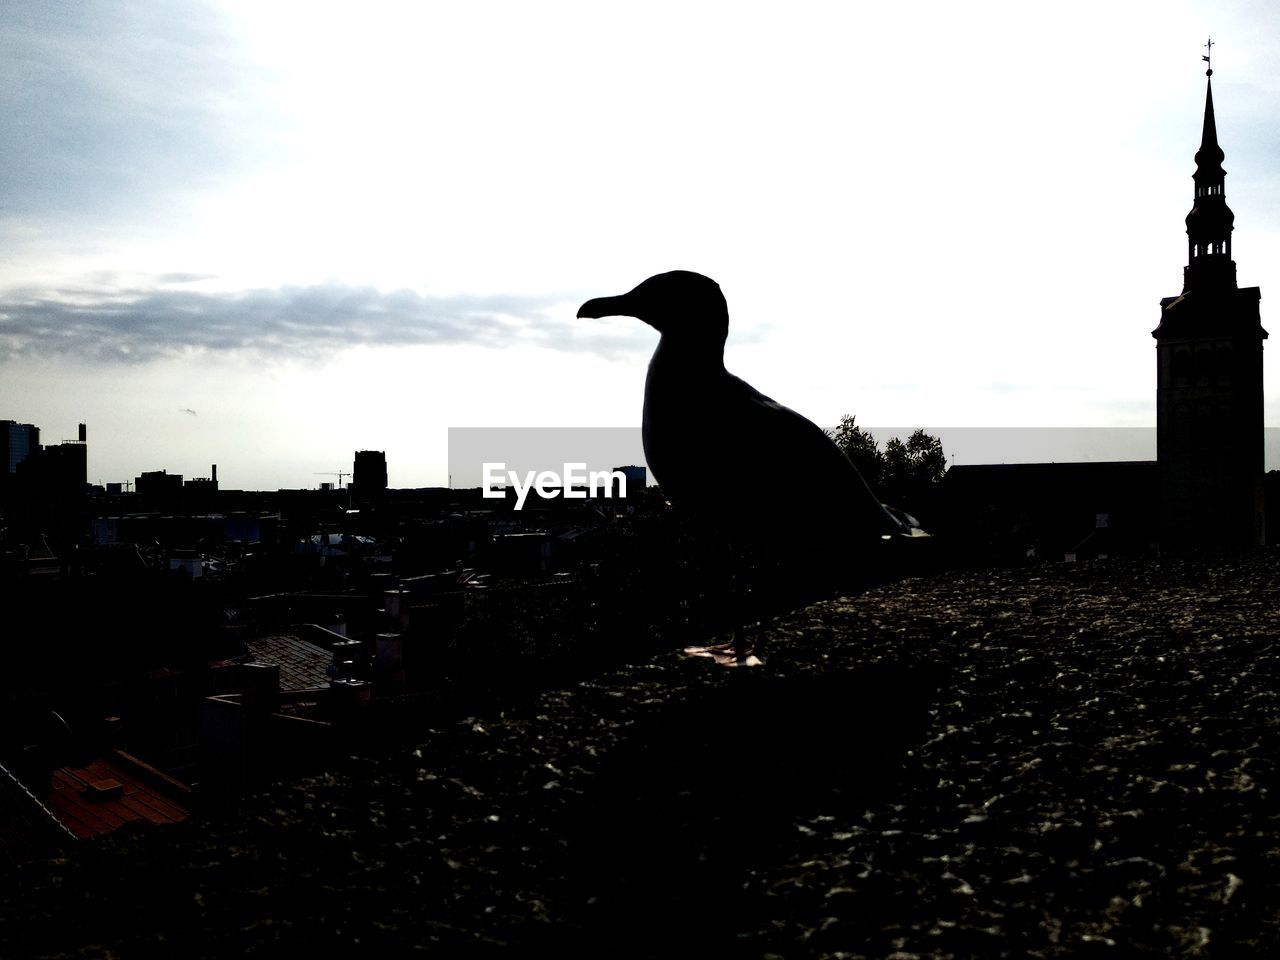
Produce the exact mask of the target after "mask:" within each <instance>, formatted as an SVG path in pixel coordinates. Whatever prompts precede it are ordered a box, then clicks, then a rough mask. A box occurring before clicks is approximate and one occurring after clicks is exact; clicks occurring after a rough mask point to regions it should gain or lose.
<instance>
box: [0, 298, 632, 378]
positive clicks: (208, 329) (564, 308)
mask: <svg viewBox="0 0 1280 960" xmlns="http://www.w3.org/2000/svg"><path fill="white" fill-rule="evenodd" d="M584 299H585V298H584ZM577 302H578V300H577V299H576V298H566V297H553V296H521V295H515V294H511V295H507V294H501V295H492V296H465V295H463V296H426V295H423V294H419V293H417V292H415V291H412V290H393V291H380V290H377V289H376V288H373V287H364V286H344V285H338V284H325V285H317V286H299V287H279V288H273V289H261V290H248V291H241V292H236V293H210V292H202V291H198V290H188V289H145V290H101V289H96V290H95V289H75V290H60V291H57V292H55V293H46V292H39V293H37V292H33V291H25V292H24V291H9V292H7V293H0V361H4V360H12V359H16V358H21V357H35V356H74V357H78V358H82V359H87V360H93V361H98V362H113V361H114V362H144V361H148V360H154V359H158V358H161V357H165V356H175V355H180V354H184V353H190V352H195V351H215V352H231V351H242V352H248V353H253V354H257V355H260V356H275V357H303V358H318V357H323V356H325V355H328V354H331V353H333V352H335V351H337V350H341V349H344V348H347V347H352V346H359V345H364V346H422V345H440V346H448V345H456V344H479V345H485V346H492V347H504V346H512V345H517V344H523V345H531V346H541V347H549V348H552V349H559V350H568V351H573V352H591V353H596V354H600V355H602V356H606V357H610V358H613V357H618V356H622V355H627V354H633V353H638V352H645V351H647V350H649V349H650V348H651V347H652V345H653V338H652V336H651V335H650V336H646V334H649V333H651V331H648V330H647V329H646V328H644V327H643V325H642V324H639V323H635V324H633V325H613V324H609V323H605V322H601V321H584V320H577V319H575V317H574V312H575V309H574V308H575V307H576V305H577Z"/></svg>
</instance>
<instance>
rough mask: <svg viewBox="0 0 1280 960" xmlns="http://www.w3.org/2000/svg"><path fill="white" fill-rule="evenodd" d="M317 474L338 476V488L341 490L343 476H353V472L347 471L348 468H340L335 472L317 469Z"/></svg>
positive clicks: (320, 475) (319, 475) (318, 475)
mask: <svg viewBox="0 0 1280 960" xmlns="http://www.w3.org/2000/svg"><path fill="white" fill-rule="evenodd" d="M315 475H316V476H317V477H337V478H338V489H339V490H341V489H342V478H343V477H349V476H351V473H350V472H349V471H346V470H338V471H335V472H333V473H325V472H323V471H321V470H317V471H316V472H315Z"/></svg>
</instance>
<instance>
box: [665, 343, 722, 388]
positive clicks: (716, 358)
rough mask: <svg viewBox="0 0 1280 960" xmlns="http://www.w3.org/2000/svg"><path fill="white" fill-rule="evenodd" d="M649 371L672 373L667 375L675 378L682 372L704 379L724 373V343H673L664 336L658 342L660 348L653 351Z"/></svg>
mask: <svg viewBox="0 0 1280 960" xmlns="http://www.w3.org/2000/svg"><path fill="white" fill-rule="evenodd" d="M649 370H650V371H651V372H652V371H654V370H658V371H663V372H664V373H666V372H667V371H670V372H669V373H667V375H668V376H671V377H673V378H674V377H678V376H679V374H680V373H682V372H683V373H691V374H697V375H699V376H703V377H706V376H709V375H713V374H715V373H717V372H719V373H724V343H723V342H720V343H716V342H704V341H696V340H694V341H687V340H686V341H680V342H673V341H672V340H671V339H670V338H669V337H667V336H663V338H662V339H661V340H659V341H658V348H657V349H656V350H654V351H653V359H652V360H650V361H649Z"/></svg>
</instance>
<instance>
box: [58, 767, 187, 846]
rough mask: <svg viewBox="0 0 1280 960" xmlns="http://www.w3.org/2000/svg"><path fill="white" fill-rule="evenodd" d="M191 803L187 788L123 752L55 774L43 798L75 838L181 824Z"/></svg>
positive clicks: (67, 768)
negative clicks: (137, 825) (134, 826)
mask: <svg viewBox="0 0 1280 960" xmlns="http://www.w3.org/2000/svg"><path fill="white" fill-rule="evenodd" d="M117 787H118V789H117ZM189 803H190V790H189V788H188V787H186V786H185V785H184V784H181V783H179V782H178V781H177V780H174V779H172V778H171V777H168V776H166V775H165V774H163V773H161V772H160V771H159V770H156V769H154V768H153V767H150V766H148V765H147V764H145V763H143V762H142V761H141V760H138V759H137V758H136V757H132V756H130V755H129V754H126V753H124V752H122V751H115V752H113V753H112V754H110V755H108V756H106V757H100V758H98V759H97V760H94V761H93V762H92V763H88V764H86V765H85V766H83V767H60V768H59V769H57V770H55V771H54V772H53V789H52V790H51V791H50V792H49V797H48V799H47V800H46V805H47V806H48V808H49V809H50V810H51V811H52V812H53V814H54V816H56V817H57V818H58V819H59V820H60V821H62V823H64V824H65V825H66V826H67V828H68V829H70V830H71V832H72V833H74V834H75V835H76V836H77V837H92V836H96V835H98V834H103V833H110V832H111V831H112V830H116V829H118V828H119V827H123V826H124V825H125V824H127V823H136V822H147V823H155V824H163V823H181V822H182V821H183V820H186V819H187V815H188V813H189V809H188V805H189Z"/></svg>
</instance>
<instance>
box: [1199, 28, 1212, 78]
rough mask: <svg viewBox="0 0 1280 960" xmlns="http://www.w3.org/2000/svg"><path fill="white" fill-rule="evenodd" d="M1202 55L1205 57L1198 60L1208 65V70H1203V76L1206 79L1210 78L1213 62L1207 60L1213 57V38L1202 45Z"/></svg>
mask: <svg viewBox="0 0 1280 960" xmlns="http://www.w3.org/2000/svg"><path fill="white" fill-rule="evenodd" d="M1204 53H1205V55H1204V56H1203V57H1201V58H1200V59H1201V60H1203V61H1204V62H1205V63H1207V64H1209V68H1208V69H1207V70H1205V72H1204V75H1205V76H1206V77H1212V76H1213V62H1212V61H1211V60H1210V59H1209V58H1210V57H1212V56H1213V37H1210V38H1209V42H1208V43H1206V44H1205V45H1204Z"/></svg>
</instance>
